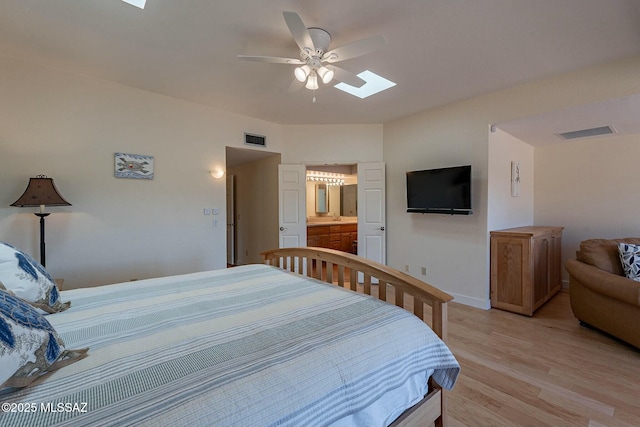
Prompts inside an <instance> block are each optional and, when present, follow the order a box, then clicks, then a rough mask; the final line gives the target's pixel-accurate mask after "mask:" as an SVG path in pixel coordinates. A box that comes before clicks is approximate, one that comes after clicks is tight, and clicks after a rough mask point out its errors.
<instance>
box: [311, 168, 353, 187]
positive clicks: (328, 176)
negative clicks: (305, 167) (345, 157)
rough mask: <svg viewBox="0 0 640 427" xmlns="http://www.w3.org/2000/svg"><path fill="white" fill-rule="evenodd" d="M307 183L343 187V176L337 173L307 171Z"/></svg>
mask: <svg viewBox="0 0 640 427" xmlns="http://www.w3.org/2000/svg"><path fill="white" fill-rule="evenodd" d="M307 181H315V182H324V183H325V184H327V185H344V182H345V176H344V175H342V174H337V173H328V172H319V171H307Z"/></svg>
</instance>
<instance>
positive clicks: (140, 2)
mask: <svg viewBox="0 0 640 427" xmlns="http://www.w3.org/2000/svg"><path fill="white" fill-rule="evenodd" d="M122 1H123V2H125V3H129V4H130V5H133V6H135V7H139V8H140V9H144V5H145V3H146V2H147V0H122Z"/></svg>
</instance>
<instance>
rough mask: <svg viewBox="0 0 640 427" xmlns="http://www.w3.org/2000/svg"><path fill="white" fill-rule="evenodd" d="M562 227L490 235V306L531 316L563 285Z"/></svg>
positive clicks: (503, 231) (533, 228) (504, 231)
mask: <svg viewBox="0 0 640 427" xmlns="http://www.w3.org/2000/svg"><path fill="white" fill-rule="evenodd" d="M562 230H563V227H541V226H530V227H519V228H510V229H507V230H498V231H492V232H491V307H495V308H500V309H503V310H508V311H512V312H514V313H520V314H525V315H527V316H532V315H533V313H534V312H535V311H536V310H537V309H538V308H539V307H540V306H541V305H542V304H544V303H545V302H547V301H548V300H549V299H550V298H551V297H552V296H553V295H555V294H556V292H558V291H559V290H560V288H561V286H562V278H561V272H562V269H561V254H560V252H561V248H562Z"/></svg>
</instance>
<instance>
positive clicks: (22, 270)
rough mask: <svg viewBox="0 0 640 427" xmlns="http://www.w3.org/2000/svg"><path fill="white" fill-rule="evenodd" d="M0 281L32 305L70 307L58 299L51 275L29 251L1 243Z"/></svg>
mask: <svg viewBox="0 0 640 427" xmlns="http://www.w3.org/2000/svg"><path fill="white" fill-rule="evenodd" d="M0 283H2V284H3V285H4V287H5V288H6V289H7V290H9V291H11V292H13V293H14V294H15V295H16V296H17V297H19V298H22V299H23V300H25V301H27V302H28V303H30V304H32V305H34V306H35V307H37V308H39V309H41V310H43V311H45V312H47V313H55V312H57V311H63V310H66V309H67V308H69V303H68V302H66V303H63V302H62V301H60V293H59V292H58V287H57V286H56V283H55V282H54V280H53V278H52V277H51V276H50V275H49V273H47V271H46V270H45V269H44V267H43V266H42V265H41V264H40V263H39V262H38V261H36V260H35V259H33V258H32V257H31V256H30V255H29V254H26V253H24V252H22V251H21V250H19V249H16V248H15V247H13V246H11V245H10V244H8V243H4V242H0Z"/></svg>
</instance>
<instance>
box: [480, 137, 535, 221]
mask: <svg viewBox="0 0 640 427" xmlns="http://www.w3.org/2000/svg"><path fill="white" fill-rule="evenodd" d="M533 153H534V149H533V146H531V145H529V144H527V143H525V142H523V141H521V140H519V139H518V138H514V137H513V136H511V135H509V134H508V133H505V132H504V131H502V130H500V129H496V131H495V132H489V165H488V169H487V170H488V185H487V187H488V201H487V207H488V213H487V229H488V230H489V231H493V230H501V229H505V228H512V227H520V226H524V225H531V224H533V217H534V215H533V200H534V191H533V190H534V156H533ZM512 161H518V162H520V195H519V196H518V197H513V196H512V195H511V162H512Z"/></svg>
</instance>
